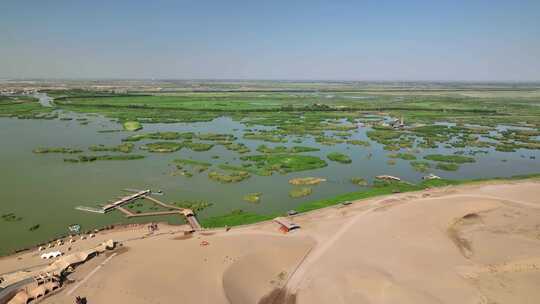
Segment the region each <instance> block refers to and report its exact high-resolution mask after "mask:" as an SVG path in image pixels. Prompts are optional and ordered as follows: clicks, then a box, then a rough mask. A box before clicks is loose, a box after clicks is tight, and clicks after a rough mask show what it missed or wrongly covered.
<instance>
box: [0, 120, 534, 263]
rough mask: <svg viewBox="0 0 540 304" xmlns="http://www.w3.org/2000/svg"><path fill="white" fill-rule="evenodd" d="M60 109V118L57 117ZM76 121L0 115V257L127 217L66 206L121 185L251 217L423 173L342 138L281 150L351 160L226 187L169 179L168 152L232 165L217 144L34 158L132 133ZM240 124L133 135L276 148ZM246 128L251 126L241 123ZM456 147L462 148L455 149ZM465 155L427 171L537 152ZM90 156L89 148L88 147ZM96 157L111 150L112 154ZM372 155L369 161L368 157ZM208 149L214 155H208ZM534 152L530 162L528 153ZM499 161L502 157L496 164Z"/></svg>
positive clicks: (361, 131)
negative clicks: (307, 180) (312, 182)
mask: <svg viewBox="0 0 540 304" xmlns="http://www.w3.org/2000/svg"><path fill="white" fill-rule="evenodd" d="M63 115H66V114H63ZM69 115H71V116H72V117H75V118H76V117H86V118H88V120H89V123H88V124H87V125H81V123H80V122H79V121H76V120H71V121H65V120H59V119H56V120H19V119H14V118H0V140H1V141H0V143H1V147H0V184H1V189H2V197H1V202H0V214H7V213H15V214H16V215H17V216H21V217H23V220H21V221H17V222H7V221H3V220H2V219H0V254H6V253H7V252H10V251H12V250H14V249H15V248H21V247H25V246H30V245H32V244H36V243H38V242H41V241H44V240H47V239H49V238H52V237H54V236H56V235H59V234H64V233H67V226H68V225H70V224H75V223H77V224H81V226H82V227H83V230H87V229H91V228H95V227H99V226H104V225H107V224H112V223H126V222H130V221H132V220H127V219H125V218H123V217H122V216H121V214H119V213H117V212H112V213H110V214H106V215H102V214H93V213H86V212H82V211H78V210H75V207H76V206H80V205H86V206H92V205H94V206H95V205H96V204H104V203H106V202H107V201H108V200H110V199H113V198H116V197H117V196H119V195H123V194H125V193H122V191H121V190H122V189H124V188H138V189H148V188H150V189H161V190H163V192H164V194H165V195H163V196H161V197H159V199H161V200H163V201H165V202H176V201H184V200H205V201H208V202H211V203H213V204H214V205H213V206H212V207H210V208H207V209H205V210H204V211H202V212H200V214H199V215H198V216H199V217H200V218H205V217H209V216H215V215H222V214H225V213H228V212H230V211H231V210H233V209H243V210H245V211H250V212H256V213H260V214H270V213H277V212H285V211H287V210H290V209H294V208H295V206H297V205H298V204H300V203H302V202H305V201H310V200H317V199H322V198H329V197H333V196H335V195H338V194H342V193H346V192H352V191H358V190H361V189H362V187H359V186H356V185H353V184H351V183H350V178H351V177H364V178H367V179H368V180H373V178H374V177H375V176H376V175H380V174H390V175H395V176H399V177H401V178H402V179H404V180H406V181H410V182H418V181H420V180H421V178H422V176H424V175H426V173H419V172H416V171H414V170H413V169H412V167H411V166H410V165H409V162H408V161H405V160H399V159H397V160H396V161H397V163H396V164H395V165H388V164H387V160H388V158H387V154H389V153H390V152H388V151H384V150H383V149H382V145H380V144H377V143H375V142H371V146H370V147H359V146H352V145H346V144H338V145H334V146H324V145H320V144H318V143H316V142H315V141H314V140H313V139H312V138H308V139H305V140H304V142H303V143H302V144H295V143H292V140H293V139H294V138H295V137H291V139H290V140H289V143H287V144H285V145H288V146H293V145H303V146H311V147H317V148H320V149H321V151H319V152H309V153H306V154H310V155H317V156H319V157H321V158H323V159H326V154H328V153H329V152H334V151H339V152H343V153H345V154H347V155H349V156H350V157H351V158H352V160H353V162H352V164H340V163H335V162H331V161H328V160H327V162H328V164H329V165H328V166H327V167H325V168H322V169H318V170H312V171H305V172H297V173H293V174H288V175H280V174H274V175H273V176H269V177H262V176H252V177H251V178H249V179H247V180H245V181H242V182H240V183H236V184H234V183H233V184H220V183H217V182H214V181H211V180H209V179H208V177H207V172H204V173H201V174H194V176H193V177H192V178H187V177H184V176H172V175H171V173H172V172H173V171H174V169H175V166H174V165H173V162H172V161H173V160H174V159H175V158H193V159H196V160H204V161H208V162H212V163H216V164H219V163H224V162H226V161H229V162H230V164H239V163H240V161H239V157H240V155H239V154H237V153H236V152H232V151H228V150H226V149H225V148H223V147H222V146H220V145H216V146H214V147H213V148H212V149H211V150H210V151H206V152H193V151H190V150H186V149H182V150H180V151H178V152H174V153H164V154H158V153H148V152H146V151H143V150H140V149H139V147H140V146H141V145H143V144H144V143H147V142H151V141H140V142H136V143H135V144H136V148H135V150H134V152H132V153H133V154H143V155H146V156H147V158H145V159H142V160H130V161H96V162H92V163H75V164H74V163H66V162H64V161H63V158H66V157H72V155H65V154H64V155H63V154H34V153H32V150H33V149H35V148H37V147H73V148H80V149H83V150H87V148H88V147H89V146H90V145H95V144H104V145H111V146H113V145H118V144H120V143H121V139H122V138H125V137H127V136H129V135H131V134H133V133H130V132H114V133H99V132H98V131H99V130H107V129H119V128H120V127H121V126H120V125H119V124H117V123H115V122H111V121H110V120H109V119H107V118H104V117H100V116H82V115H81V116H78V115H75V114H69ZM245 128H247V127H246V126H244V125H243V124H241V123H239V122H236V121H233V120H232V119H230V118H228V117H221V118H218V119H215V120H213V121H211V122H199V123H189V124H186V123H175V124H144V130H143V131H141V132H156V131H178V132H186V131H193V132H201V133H205V132H212V133H230V134H235V135H236V136H237V137H238V138H239V140H238V142H243V143H245V144H246V145H247V146H248V147H249V148H250V149H251V150H252V154H254V153H257V152H256V151H255V149H256V147H257V146H258V145H260V144H265V145H267V146H271V147H272V146H276V145H283V144H281V143H280V144H273V143H267V142H262V141H256V140H244V139H242V132H243V131H242V130H243V129H245ZM250 128H252V127H250ZM367 130H369V128H365V127H359V128H358V130H356V131H355V133H354V136H353V137H352V139H361V140H368V139H367V136H366V131H367ZM442 146H443V145H441V148H438V149H426V150H423V151H422V153H421V154H419V155H418V156H419V157H418V158H419V159H420V158H421V157H420V156H421V155H423V154H430V153H441V154H449V153H453V152H454V151H456V150H458V149H446V148H442ZM459 150H463V149H459ZM482 150H488V151H490V152H489V154H478V155H476V156H475V158H476V163H473V164H463V165H461V168H460V169H459V170H458V171H455V172H447V171H439V170H432V171H431V172H432V173H434V174H437V175H439V176H441V177H444V178H450V179H463V178H466V179H472V178H486V177H503V176H512V175H517V174H527V173H538V172H540V163H539V160H540V153H539V152H538V150H536V151H533V150H523V149H521V150H518V151H517V152H514V153H502V152H496V151H494V150H493V149H491V148H490V149H482ZM89 154H94V153H91V152H90V153H89ZM104 154H113V153H112V152H109V153H104ZM370 154H371V155H372V157H371V158H369V157H368V155H370ZM214 155H218V156H219V159H212V156H214ZM531 156H534V157H535V158H536V159H531V158H530V157H531ZM503 159H504V160H507V161H506V162H503V161H502V160H503ZM307 176H314V177H324V178H326V179H327V181H326V182H323V183H321V184H320V185H317V186H313V194H312V195H310V196H308V197H305V198H300V199H292V198H290V197H289V195H288V193H289V191H290V190H291V189H292V188H293V186H292V185H290V184H289V183H288V180H289V179H291V178H294V177H307ZM253 192H262V193H263V196H262V200H261V202H260V203H259V204H251V203H248V202H245V201H244V200H243V199H242V197H243V196H244V195H246V194H247V193H253ZM149 220H153V221H158V220H167V221H170V222H181V219H179V218H178V217H172V216H169V217H160V218H147V219H146V221H149ZM36 224H39V225H40V228H39V229H37V230H35V231H29V227H31V226H33V225H36Z"/></svg>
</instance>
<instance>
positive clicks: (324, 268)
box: [0, 180, 540, 304]
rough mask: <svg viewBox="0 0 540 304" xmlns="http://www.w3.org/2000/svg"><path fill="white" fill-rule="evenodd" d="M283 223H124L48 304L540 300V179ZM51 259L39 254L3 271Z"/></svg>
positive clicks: (442, 191)
mask: <svg viewBox="0 0 540 304" xmlns="http://www.w3.org/2000/svg"><path fill="white" fill-rule="evenodd" d="M290 220H292V221H293V222H295V223H297V224H299V225H300V226H301V228H300V229H296V230H293V231H290V232H289V233H283V232H281V231H280V230H279V228H280V227H279V225H278V224H277V223H275V222H264V223H259V224H255V225H249V226H244V227H237V228H232V229H230V230H229V231H225V229H217V230H208V231H201V232H196V233H194V234H187V233H185V231H187V230H188V228H187V227H184V226H168V225H165V224H160V225H159V228H160V229H159V231H157V232H154V233H153V234H149V233H148V230H147V228H146V226H144V225H142V226H132V227H123V228H121V229H115V230H111V231H104V232H100V233H99V234H98V235H97V236H96V237H95V238H92V239H87V240H80V241H77V242H76V243H74V244H73V245H72V247H73V248H72V251H76V250H82V249H85V248H88V247H90V246H95V245H96V244H99V243H100V242H103V241H104V240H107V239H114V240H115V241H118V242H119V243H120V244H121V246H118V247H117V249H115V250H114V251H111V252H108V253H106V254H103V255H100V256H98V257H96V258H94V259H92V260H90V261H88V262H87V263H85V264H83V265H81V266H80V267H78V268H77V269H76V270H75V272H74V273H73V274H71V275H70V276H69V282H68V283H67V284H65V286H64V287H63V288H62V289H60V291H58V292H56V293H54V294H52V295H50V296H48V297H46V298H45V299H44V300H43V301H42V303H73V302H74V297H75V296H84V297H86V298H87V300H88V303H179V302H181V303H234V304H237V303H238V304H244V303H245V304H248V303H249V304H252V303H405V304H406V303H414V304H422V303H471V304H472V303H538V302H539V301H540V289H538V288H537V286H538V283H539V282H540V224H539V223H540V181H538V180H525V181H497V182H485V183H478V184H469V185H465V186H456V187H447V188H436V189H429V190H425V191H421V192H414V193H402V194H395V195H390V196H385V197H376V198H372V199H367V200H362V201H357V202H354V203H353V204H351V205H348V206H343V205H339V206H334V207H329V208H325V209H321V210H316V211H313V212H310V213H306V214H301V215H298V216H294V217H290ZM43 264H46V262H44V261H43V260H41V259H40V258H39V254H38V252H37V250H34V251H28V252H25V253H22V254H19V255H15V256H9V257H4V258H1V259H0V273H6V272H10V271H15V270H20V269H21V268H31V267H38V266H39V265H43Z"/></svg>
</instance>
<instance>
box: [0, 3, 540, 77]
mask: <svg viewBox="0 0 540 304" xmlns="http://www.w3.org/2000/svg"><path fill="white" fill-rule="evenodd" d="M0 77H3V78H21V77H30V78H32V77H40V78H47V77H50V78H177V79H181V78H206V79H208V78H224V79H233V78H234V79H328V80H475V81H491V80H496V81H505V80H511V81H529V80H534V81H538V80H540V1H538V0H534V1H519V0H517V1H499V0H491V1H475V0H468V1H467V0H455V1H415V0H411V1H384V0H383V1H360V0H358V1H316V0H312V1H294V0H289V1H280V0H273V1H255V0H252V1H233V0H229V1H223V0H221V1H204V0H201V1H162V0H161V1H160V0H153V1H135V0H132V1H112V0H110V1H100V0H97V1H94V0H93V1H82V0H81V1H77V0H70V1H60V0H58V1H54V0H51V1H43V0H37V1H32V0H27V1H15V0H2V1H1V2H0Z"/></svg>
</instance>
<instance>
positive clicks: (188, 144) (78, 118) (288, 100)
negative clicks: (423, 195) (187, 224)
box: [0, 82, 540, 254]
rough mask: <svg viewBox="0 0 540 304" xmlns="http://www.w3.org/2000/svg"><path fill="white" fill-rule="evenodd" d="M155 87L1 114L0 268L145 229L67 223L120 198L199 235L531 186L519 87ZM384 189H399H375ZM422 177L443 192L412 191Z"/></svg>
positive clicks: (3, 107)
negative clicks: (128, 194)
mask: <svg viewBox="0 0 540 304" xmlns="http://www.w3.org/2000/svg"><path fill="white" fill-rule="evenodd" d="M162 85H163V87H164V88H167V90H169V91H166V92H165V91H164V92H160V91H157V90H156V91H144V92H139V91H137V90H135V89H134V90H132V91H128V92H127V93H122V94H115V93H112V92H99V91H90V90H78V89H73V90H62V91H58V90H56V91H54V90H50V91H47V94H48V95H49V96H51V97H53V98H54V103H53V104H54V106H52V107H50V106H43V105H42V104H40V101H41V99H40V101H38V100H37V99H36V98H34V97H30V96H24V97H23V96H21V97H9V98H8V97H4V96H2V98H0V117H1V118H0V134H1V135H2V141H3V145H2V149H0V158H1V160H2V164H4V168H3V170H0V178H1V179H2V183H3V186H4V187H3V189H5V195H6V197H5V200H6V201H8V202H15V203H13V204H2V205H1V206H0V214H2V217H1V218H0V231H3V232H0V243H1V244H3V246H2V248H0V254H5V253H8V252H10V251H12V250H14V249H16V248H21V247H25V246H30V245H32V244H36V243H39V242H42V241H44V240H47V239H50V238H52V237H54V236H57V235H61V234H64V233H66V232H67V226H68V225H70V224H73V223H79V224H81V225H82V226H83V229H92V228H96V227H100V226H104V225H110V224H115V223H130V222H135V221H143V220H145V219H129V220H128V219H125V218H124V217H123V216H122V215H121V214H118V213H116V212H113V213H110V214H107V215H99V214H89V213H84V212H81V211H78V210H75V207H76V206H79V205H85V206H98V205H100V204H105V203H106V202H107V201H108V200H110V199H112V198H115V197H117V196H118V195H121V194H122V189H125V188H136V189H148V188H150V189H153V190H157V189H159V190H163V193H164V195H163V197H160V198H159V199H160V200H163V201H165V202H170V203H172V204H175V205H177V206H183V207H188V208H192V209H193V210H196V212H197V213H198V217H199V218H200V221H201V223H202V224H203V225H204V226H205V227H223V226H234V225H241V224H248V223H254V222H257V221H262V220H268V219H272V218H273V217H275V216H279V215H283V214H284V213H285V212H286V211H287V210H291V209H295V210H297V211H300V212H303V211H309V210H313V209H316V208H322V207H326V206H331V205H335V204H339V203H341V202H345V201H349V200H355V199H361V198H367V197H372V196H376V195H385V194H392V193H397V192H406V191H415V190H421V189H425V188H427V187H434V186H443V185H454V184H459V183H462V182H463V181H465V180H476V179H486V178H496V177H510V176H514V175H527V174H534V173H538V172H540V163H539V160H540V158H539V156H540V152H539V151H540V89H539V88H537V87H535V86H531V85H522V86H519V85H508V86H503V87H499V86H496V85H485V87H482V86H480V85H466V84H453V85H435V84H433V85H429V86H427V85H425V86H422V85H418V86H417V85H414V84H408V85H407V86H401V85H398V84H395V85H381V84H371V85H365V84H355V83H335V84H329V83H322V84H321V83H280V82H272V83H271V84H267V83H250V84H249V85H248V87H250V88H251V89H246V88H245V87H244V86H240V85H238V86H237V85H236V84H228V85H227V86H226V87H227V89H226V91H224V90H223V87H225V85H224V84H206V85H207V86H209V87H211V88H212V90H207V91H194V90H192V89H191V88H187V87H176V84H175V85H174V86H173V85H171V84H162ZM244 85H245V84H244ZM268 86H270V87H268ZM240 87H242V90H245V91H239V88H240ZM220 90H222V91H220ZM401 119H403V122H404V124H403V125H402V126H400V120H401ZM127 160H130V161H127ZM70 163H76V164H70ZM383 174H388V175H393V176H398V177H400V178H401V179H402V181H403V182H391V183H389V182H381V181H378V180H376V179H375V177H376V176H377V175H383ZM428 174H435V175H438V176H440V177H441V178H442V179H440V180H429V181H424V180H423V179H422V177H424V176H426V175H428ZM130 207H131V209H132V210H133V212H137V211H138V212H145V211H149V210H154V209H151V208H156V207H155V206H152V204H145V203H142V202H140V201H137V202H135V203H133V204H130ZM154 211H155V210H154ZM146 220H152V221H168V222H171V223H181V222H182V218H181V217H178V216H165V217H158V218H150V219H146ZM31 227H37V228H35V229H32V230H30V228H31ZM8 231H9V233H8Z"/></svg>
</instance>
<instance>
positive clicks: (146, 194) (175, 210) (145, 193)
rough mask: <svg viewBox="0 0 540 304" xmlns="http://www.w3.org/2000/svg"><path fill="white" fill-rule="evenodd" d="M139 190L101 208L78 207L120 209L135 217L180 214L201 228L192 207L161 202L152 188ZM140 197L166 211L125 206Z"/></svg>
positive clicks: (193, 226)
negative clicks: (134, 210)
mask: <svg viewBox="0 0 540 304" xmlns="http://www.w3.org/2000/svg"><path fill="white" fill-rule="evenodd" d="M127 190H128V191H132V190H131V189H127ZM134 191H138V192H136V193H134V194H132V195H128V196H124V197H120V198H119V199H118V200H116V201H111V202H110V203H109V204H107V205H105V206H103V208H101V209H96V208H92V207H77V209H78V210H82V211H89V212H97V213H107V212H110V211H113V210H118V211H120V212H122V213H123V214H124V215H125V217H127V218H135V217H145V216H163V215H175V214H177V215H180V216H183V217H184V218H185V219H186V221H187V222H188V224H189V225H190V226H191V228H192V231H198V230H201V229H202V227H201V225H200V224H199V221H198V220H197V217H196V216H195V213H194V212H193V210H191V209H187V208H181V207H177V206H173V205H169V204H166V203H164V202H161V201H159V200H157V199H155V198H153V197H151V196H150V194H151V193H152V191H151V190H140V191H139V190H134ZM138 199H147V200H149V201H151V202H152V203H154V204H156V205H158V206H160V207H162V208H165V209H166V210H164V211H155V212H144V213H135V212H133V211H131V210H129V208H124V207H123V206H124V205H126V204H128V203H131V202H133V201H135V200H138Z"/></svg>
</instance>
